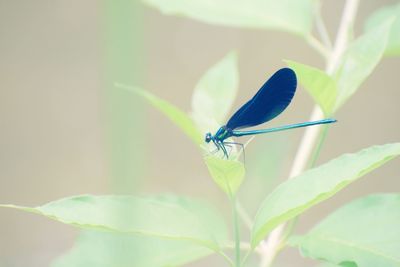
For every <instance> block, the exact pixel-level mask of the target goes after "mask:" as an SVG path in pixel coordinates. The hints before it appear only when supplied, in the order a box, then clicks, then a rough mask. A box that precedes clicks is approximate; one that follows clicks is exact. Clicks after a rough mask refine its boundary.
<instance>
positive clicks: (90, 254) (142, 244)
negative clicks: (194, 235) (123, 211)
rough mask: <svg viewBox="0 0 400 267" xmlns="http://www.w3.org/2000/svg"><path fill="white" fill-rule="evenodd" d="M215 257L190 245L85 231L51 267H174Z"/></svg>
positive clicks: (175, 241)
mask: <svg viewBox="0 0 400 267" xmlns="http://www.w3.org/2000/svg"><path fill="white" fill-rule="evenodd" d="M211 253H212V251H211V250H209V249H207V248H204V247H200V246H198V245H196V244H193V243H191V242H188V241H182V240H168V239H158V238H149V237H144V236H135V235H127V234H116V233H107V232H100V231H82V232H81V234H80V236H79V237H78V240H77V241H76V243H75V245H74V246H73V247H72V249H71V250H70V251H68V252H67V253H65V254H64V255H62V256H61V257H59V258H58V259H56V260H55V261H54V262H53V263H52V264H51V267H87V266H95V267H110V266H146V267H167V266H168V267H172V266H181V265H183V264H186V263H189V262H193V261H195V260H197V259H199V258H202V257H205V256H207V255H209V254H211Z"/></svg>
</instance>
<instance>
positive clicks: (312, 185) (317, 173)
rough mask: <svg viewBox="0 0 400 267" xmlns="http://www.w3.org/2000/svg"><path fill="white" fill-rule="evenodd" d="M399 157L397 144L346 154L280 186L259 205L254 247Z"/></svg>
mask: <svg viewBox="0 0 400 267" xmlns="http://www.w3.org/2000/svg"><path fill="white" fill-rule="evenodd" d="M399 154H400V143H395V144H387V145H382V146H373V147H370V148H367V149H363V150H361V151H359V152H357V153H354V154H345V155H342V156H340V157H338V158H336V159H334V160H331V161H329V162H328V163H325V164H323V165H321V166H319V167H317V168H314V169H311V170H308V171H306V172H304V173H303V174H301V175H299V176H297V177H295V178H293V179H290V180H288V181H286V182H284V183H282V184H280V185H279V186H278V187H277V188H276V189H275V190H274V191H273V192H272V193H271V194H270V195H269V196H268V197H267V198H266V199H265V200H264V202H263V203H262V205H261V207H260V209H259V211H258V213H257V215H256V218H255V223H254V227H253V230H252V241H251V243H252V246H253V247H254V246H256V245H257V244H258V243H259V242H260V241H261V240H262V239H263V238H264V237H265V236H266V235H267V234H268V233H269V232H270V231H271V230H273V229H274V228H275V227H277V226H278V225H279V224H281V223H283V222H286V221H288V220H290V219H292V218H294V217H296V216H297V215H299V214H301V213H303V212H305V211H306V210H307V209H309V208H311V207H312V206H315V205H316V204H318V203H320V202H322V201H323V200H326V199H328V198H330V197H331V196H333V195H335V194H336V193H337V192H339V191H340V190H342V189H343V188H345V187H346V186H348V185H349V184H350V183H352V182H354V181H355V180H357V179H359V178H360V177H362V176H364V175H365V174H367V173H369V172H371V171H372V170H374V169H376V168H378V167H379V166H381V165H383V164H384V163H386V162H388V161H389V160H391V159H393V158H394V157H396V156H398V155H399Z"/></svg>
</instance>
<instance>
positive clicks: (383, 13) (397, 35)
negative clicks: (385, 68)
mask: <svg viewBox="0 0 400 267" xmlns="http://www.w3.org/2000/svg"><path fill="white" fill-rule="evenodd" d="M391 17H393V18H394V19H395V20H394V22H393V25H392V29H391V30H390V34H389V39H388V43H387V45H386V50H385V55H386V56H400V3H398V4H395V5H391V6H385V7H382V8H380V9H378V10H376V11H375V12H374V13H373V14H372V15H371V16H370V17H369V18H368V20H367V22H366V24H365V31H366V32H369V31H371V30H372V29H373V28H374V27H375V26H376V25H380V24H382V23H383V22H384V21H385V20H387V19H388V18H391Z"/></svg>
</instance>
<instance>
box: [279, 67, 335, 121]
mask: <svg viewBox="0 0 400 267" xmlns="http://www.w3.org/2000/svg"><path fill="white" fill-rule="evenodd" d="M286 63H287V64H288V66H289V67H291V68H292V69H293V70H294V71H295V72H296V75H297V78H298V80H299V83H300V84H301V85H302V86H303V87H304V88H305V89H306V90H307V92H308V93H309V94H310V95H311V97H312V98H313V99H314V101H315V102H316V103H317V104H318V105H319V106H320V107H321V109H322V110H323V111H324V114H325V115H326V116H330V115H331V114H332V111H333V107H334V106H335V102H336V97H337V86H336V82H335V81H334V80H333V79H332V78H331V77H330V76H329V75H328V74H326V73H325V72H323V71H321V70H319V69H317V68H314V67H310V66H307V65H304V64H301V63H297V62H294V61H290V60H287V61H286Z"/></svg>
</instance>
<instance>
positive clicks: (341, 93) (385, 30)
mask: <svg viewBox="0 0 400 267" xmlns="http://www.w3.org/2000/svg"><path fill="white" fill-rule="evenodd" d="M392 22H393V20H391V19H390V20H387V21H385V22H384V23H382V24H381V25H379V26H377V27H375V28H374V29H372V30H370V31H368V32H367V33H365V34H364V35H362V36H361V37H359V38H358V39H356V40H355V41H354V42H353V43H352V44H351V45H350V46H349V47H348V49H347V50H346V53H345V54H344V55H343V57H342V59H341V65H340V67H339V68H338V69H337V71H336V72H335V73H334V75H333V77H334V79H335V80H336V82H337V85H338V100H337V102H336V106H335V110H338V108H339V107H341V106H342V105H343V104H344V103H345V102H346V100H347V99H349V98H350V96H352V95H353V94H354V93H355V92H356V91H357V89H358V88H359V87H360V85H361V84H362V83H363V82H364V80H365V79H367V77H368V76H369V75H370V74H371V73H372V71H373V70H374V68H375V66H376V65H377V64H378V63H379V61H380V60H381V58H382V55H383V53H384V51H385V48H386V44H387V40H388V36H389V32H390V28H391V25H392Z"/></svg>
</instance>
